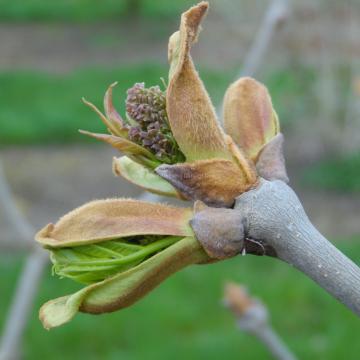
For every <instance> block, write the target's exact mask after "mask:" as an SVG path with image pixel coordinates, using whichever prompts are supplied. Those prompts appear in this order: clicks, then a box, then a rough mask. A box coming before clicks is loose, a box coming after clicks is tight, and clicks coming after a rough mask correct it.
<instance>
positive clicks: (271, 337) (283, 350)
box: [254, 325, 295, 360]
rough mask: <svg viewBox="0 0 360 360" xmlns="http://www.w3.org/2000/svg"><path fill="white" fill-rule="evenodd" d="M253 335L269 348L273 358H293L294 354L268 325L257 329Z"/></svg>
mask: <svg viewBox="0 0 360 360" xmlns="http://www.w3.org/2000/svg"><path fill="white" fill-rule="evenodd" d="M254 335H255V336H256V337H257V338H258V339H259V340H260V341H262V342H263V343H264V344H265V345H266V347H267V348H268V349H269V351H270V352H271V354H272V355H273V356H274V358H275V359H278V360H295V357H294V355H293V354H292V353H291V352H290V351H289V350H288V348H287V347H286V345H285V344H284V342H283V341H282V340H281V339H280V337H279V335H278V334H277V333H276V332H275V331H274V330H273V329H272V328H271V327H270V326H268V325H266V326H264V327H263V328H261V329H259V330H258V331H257V332H256V333H254Z"/></svg>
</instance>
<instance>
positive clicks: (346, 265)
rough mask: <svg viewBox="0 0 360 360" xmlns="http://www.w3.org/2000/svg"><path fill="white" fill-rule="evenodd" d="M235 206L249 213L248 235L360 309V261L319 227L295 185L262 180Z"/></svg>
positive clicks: (357, 312) (243, 215)
mask: <svg viewBox="0 0 360 360" xmlns="http://www.w3.org/2000/svg"><path fill="white" fill-rule="evenodd" d="M235 208H236V209H237V211H239V212H240V214H241V215H242V217H243V218H244V219H245V222H244V226H245V234H246V238H248V239H254V240H256V241H259V242H261V243H262V244H263V245H264V249H268V248H270V249H271V250H272V251H271V255H272V256H276V257H278V258H279V259H281V260H283V261H286V262H287V263H288V264H290V265H293V266H295V267H296V268H297V269H299V270H300V271H302V272H303V273H304V274H306V275H307V276H309V277H310V278H311V279H313V280H314V281H315V282H316V283H317V284H319V285H320V286H321V287H323V288H324V289H325V290H326V291H328V292H329V293H330V294H331V295H333V296H334V297H335V298H337V299H338V300H339V301H341V302H342V303H343V304H344V305H346V306H347V307H348V308H349V309H351V310H352V311H353V312H354V313H356V314H357V315H360V269H359V267H358V266H357V265H355V264H354V263H353V262H352V261H351V260H350V259H349V258H347V257H346V256H345V255H344V254H343V253H341V252H340V251H339V250H338V249H337V248H336V247H335V246H333V245H332V244H331V243H330V242H329V241H328V240H327V239H326V238H325V237H324V236H322V235H321V234H320V233H319V232H318V231H317V230H316V229H315V227H314V226H313V225H312V223H311V222H310V220H309V219H308V217H307V215H306V214H305V211H304V209H303V207H302V205H301V202H300V201H299V199H298V198H297V196H296V194H295V193H294V191H293V190H292V189H291V188H290V187H289V186H287V185H286V184H285V183H283V182H281V181H273V182H270V181H266V180H262V181H261V183H260V186H259V187H258V188H256V189H254V190H251V191H248V192H246V193H244V194H242V195H241V196H239V197H238V199H237V201H236V205H235ZM265 254H268V255H269V254H270V252H267V253H265Z"/></svg>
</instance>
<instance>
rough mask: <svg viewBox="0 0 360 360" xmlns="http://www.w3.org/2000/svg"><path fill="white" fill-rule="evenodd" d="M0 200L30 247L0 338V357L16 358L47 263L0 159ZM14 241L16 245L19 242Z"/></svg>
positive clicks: (2, 359)
mask: <svg viewBox="0 0 360 360" xmlns="http://www.w3.org/2000/svg"><path fill="white" fill-rule="evenodd" d="M0 202H1V204H2V207H3V209H4V210H5V215H6V216H7V219H8V223H9V224H10V225H12V227H13V229H14V231H15V232H17V233H18V234H19V235H20V237H21V239H22V240H21V245H22V246H24V247H25V248H26V247H28V248H30V247H32V248H33V250H32V252H31V253H30V255H29V256H28V258H27V259H26V263H25V266H24V268H23V270H22V273H21V275H20V279H19V281H18V284H17V288H16V290H15V294H14V298H13V301H12V303H11V307H10V310H9V313H8V316H7V319H6V321H5V325H4V329H3V334H2V337H1V341H0V360H11V359H16V358H17V357H18V351H19V349H20V347H21V346H20V345H21V340H22V336H23V333H24V330H25V327H26V324H27V321H28V318H29V314H30V311H31V309H32V305H33V302H34V298H35V296H36V293H37V290H38V286H39V284H40V280H41V275H42V272H43V269H44V267H45V265H46V264H47V262H48V255H47V253H46V251H45V250H43V249H41V248H40V247H38V246H37V245H35V243H34V242H32V239H33V237H34V232H35V231H34V229H33V228H32V226H31V225H30V224H29V223H28V222H27V220H26V219H25V218H24V217H23V215H22V214H21V213H20V211H19V210H18V208H17V207H16V204H15V200H14V196H13V194H12V192H11V190H10V187H9V185H8V183H7V181H6V178H5V173H4V171H3V168H2V164H1V160H0ZM18 243H19V244H20V241H19V242H18Z"/></svg>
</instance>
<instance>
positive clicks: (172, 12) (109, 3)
mask: <svg viewBox="0 0 360 360" xmlns="http://www.w3.org/2000/svg"><path fill="white" fill-rule="evenodd" d="M131 3H135V0H102V1H98V0H61V1H47V0H26V1H23V0H0V20H6V21H25V20H26V21H29V20H31V21H33V20H37V21H39V20H40V21H99V20H115V19H119V18H123V17H125V16H130V17H131V16H134V15H140V16H144V17H166V16H167V17H168V16H178V14H179V13H181V12H182V11H184V10H185V9H186V8H187V7H189V6H190V5H193V3H194V2H193V1H191V0H176V1H168V0H156V1H153V0H140V1H138V3H139V7H138V9H137V10H136V11H137V12H138V14H131V13H130V11H132V10H130V9H131V8H132V7H134V5H133V6H131V5H132V4H131Z"/></svg>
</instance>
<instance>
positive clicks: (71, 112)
mask: <svg viewBox="0 0 360 360" xmlns="http://www.w3.org/2000/svg"><path fill="white" fill-rule="evenodd" d="M167 71H168V68H167V66H165V65H163V66H161V65H152V64H145V65H139V66H128V67H122V68H120V69H108V70H105V69H88V70H81V71H76V72H73V73H70V74H67V75H55V74H47V73H42V72H26V71H15V72H3V73H0V84H1V88H2V89H3V91H2V92H1V94H0V129H1V131H0V145H10V144H44V143H68V142H79V141H85V140H87V138H86V137H85V136H81V135H80V134H78V132H77V129H79V128H82V129H88V130H92V131H100V132H101V131H104V127H103V125H102V123H101V121H100V120H99V119H98V118H97V115H96V114H95V113H93V112H92V111H90V110H89V109H88V108H87V107H86V106H85V105H84V104H83V103H82V102H81V98H82V97H83V96H84V97H86V98H87V99H88V100H89V101H91V102H94V103H95V104H96V105H97V106H99V107H100V108H101V109H102V99H103V96H104V93H105V91H106V89H107V87H108V86H109V85H110V84H111V83H113V82H114V81H118V82H119V84H118V86H117V88H116V89H115V91H114V102H115V105H116V106H117V107H118V109H119V111H120V113H121V114H124V101H125V97H126V89H128V88H129V87H131V86H132V85H133V84H134V83H135V82H142V81H144V82H145V83H146V84H147V85H154V84H161V81H160V77H164V78H167ZM235 73H236V71H235V70H233V69H229V70H227V71H226V72H225V71H222V72H220V71H214V70H206V69H201V70H200V74H201V77H202V78H203V80H204V82H205V85H206V87H207V89H208V90H209V92H210V95H211V96H212V98H213V101H214V103H215V104H218V103H219V101H221V99H222V96H223V94H224V92H225V90H226V87H227V86H228V85H229V83H230V82H231V81H232V80H233V76H234V74H235ZM311 77H312V71H311V70H308V69H302V70H301V71H300V70H299V71H296V72H295V71H287V70H286V69H284V70H281V71H277V72H273V73H271V74H268V75H267V76H266V78H265V81H264V82H265V83H266V85H267V86H268V87H269V89H270V92H271V94H272V97H273V102H274V104H275V108H276V109H277V111H278V113H279V115H280V119H281V122H282V124H283V125H284V124H285V125H286V123H288V122H289V121H291V119H293V118H294V116H301V117H302V116H304V115H303V114H304V112H305V111H309V108H311V98H312V97H311V91H310V88H311V87H310V86H311ZM300 94H302V95H301V96H303V97H308V98H309V99H308V101H299V96H300ZM304 94H305V95H304ZM304 103H306V105H307V107H306V108H305V106H304V105H301V104H304ZM278 104H281V107H280V106H278Z"/></svg>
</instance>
